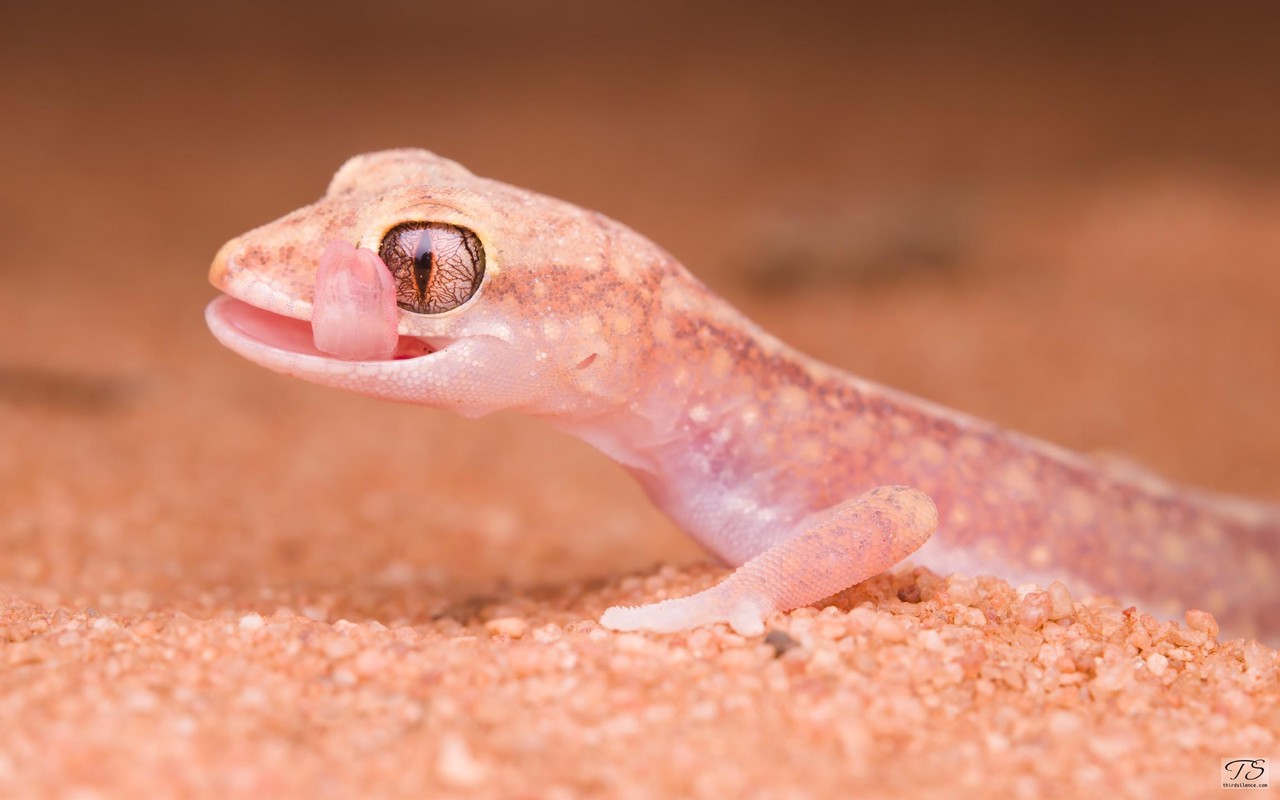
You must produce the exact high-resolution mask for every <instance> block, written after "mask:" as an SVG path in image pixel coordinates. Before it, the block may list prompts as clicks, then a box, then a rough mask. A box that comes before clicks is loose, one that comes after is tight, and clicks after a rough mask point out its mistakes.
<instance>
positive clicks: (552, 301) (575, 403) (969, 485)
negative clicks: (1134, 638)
mask: <svg viewBox="0 0 1280 800" xmlns="http://www.w3.org/2000/svg"><path fill="white" fill-rule="evenodd" d="M405 222H424V223H425V222H430V223H441V224H444V225H447V226H458V227H460V228H465V229H467V230H470V231H472V232H474V233H475V234H476V236H477V237H478V238H479V240H480V242H481V243H482V244H483V251H484V254H485V257H484V261H485V274H484V278H483V281H482V282H481V284H480V287H479V290H478V291H477V292H476V293H475V295H474V296H472V297H471V299H470V300H467V301H466V302H464V303H463V304H462V305H460V306H458V307H457V308H454V309H452V310H450V311H445V312H443V313H440V314H417V313H411V312H408V311H404V310H401V311H400V312H399V316H398V319H397V320H395V321H394V323H388V324H395V325H396V326H398V331H395V332H391V331H388V332H387V333H388V335H391V334H393V333H398V334H399V338H398V339H397V340H395V341H396V344H395V347H394V353H393V355H392V356H390V357H384V358H378V359H376V360H370V361H354V360H346V359H345V358H337V357H334V356H333V355H330V353H327V352H324V351H322V350H320V349H318V348H317V346H316V344H315V342H316V341H317V338H316V337H317V336H319V337H320V338H324V339H334V338H335V336H336V338H337V340H338V341H339V345H336V346H338V347H341V346H343V345H342V343H341V340H342V338H343V337H342V329H341V323H333V322H326V323H325V324H324V326H323V329H321V328H320V327H317V329H316V331H314V332H313V330H312V328H311V325H310V320H311V313H312V299H313V297H314V296H315V293H316V283H317V267H318V265H319V263H320V260H321V254H322V253H323V252H324V251H325V248H326V246H328V245H329V244H330V243H333V242H339V243H344V244H342V245H341V246H337V245H335V246H334V249H333V250H331V251H330V252H331V253H345V254H346V255H344V256H341V258H345V259H347V261H346V262H343V263H347V264H349V265H350V268H351V270H352V271H351V272H350V274H349V275H347V276H346V277H344V278H343V280H345V281H346V282H345V283H344V282H341V281H338V279H336V278H335V279H333V280H334V281H335V283H333V284H330V283H328V279H325V280H326V283H325V284H323V285H324V289H325V292H326V294H325V296H326V298H331V299H330V300H327V301H326V302H329V303H330V304H331V305H330V306H327V307H328V308H332V309H333V311H332V312H326V319H329V320H332V319H338V320H341V319H343V318H344V317H343V316H342V315H343V314H347V315H353V316H358V315H361V314H364V313H365V312H364V311H362V310H361V309H362V308H364V307H365V306H363V305H361V301H358V300H356V299H355V297H356V295H357V294H359V293H358V292H357V291H356V289H359V288H361V284H360V283H359V281H360V280H361V279H360V278H358V277H350V276H359V275H363V274H367V271H368V270H367V265H368V263H369V261H368V256H369V254H370V253H377V252H378V250H379V246H380V243H381V242H382V240H383V237H384V236H385V235H386V234H387V233H388V231H390V230H391V229H392V228H394V227H395V226H397V225H400V224H401V223H405ZM352 246H354V247H358V248H360V250H359V251H356V250H354V249H353V247H352ZM366 251H368V252H366ZM334 257H339V256H334ZM357 257H358V258H359V259H360V260H359V261H358V262H357ZM344 275H346V274H345V273H344ZM210 280H211V281H212V283H213V284H214V285H215V286H216V287H218V288H219V289H222V290H223V291H224V292H226V293H227V295H229V297H223V298H219V299H218V300H215V301H214V302H213V303H212V304H210V307H209V310H208V312H207V315H206V316H207V319H208V321H209V325H210V328H211V329H212V331H213V332H214V334H215V336H217V338H218V339H219V340H220V341H221V342H223V343H224V344H225V345H227V346H228V347H230V348H231V349H232V350H235V351H236V352H238V353H240V354H241V355H243V356H245V357H247V358H249V359H250V360H252V361H254V362H256V363H258V364H261V365H263V366H266V367H268V368H271V369H274V370H278V371H280V372H284V373H287V374H291V375H296V376H298V377H301V378H304V379H307V380H311V381H315V382H317V383H322V384H326V385H330V386H336V387H339V388H344V389H348V390H351V391H355V392H360V393H363V394H367V395H371V396H374V397H380V398H384V399H388V400H396V401H402V402H410V403H418V404H422V405H427V406H432V407H436V408H442V409H447V410H450V411H453V412H456V413H459V414H463V415H466V416H480V415H483V414H487V413H490V412H492V411H497V410H500V409H514V410H518V411H522V412H524V413H526V414H530V415H533V416H536V417H539V418H542V419H545V420H546V421H548V422H549V423H551V424H552V425H555V426H556V427H558V428H560V429H562V430H564V431H567V432H569V433H571V434H573V435H576V436H579V437H581V438H582V439H584V440H586V441H588V442H590V443H592V444H594V445H595V446H596V447H598V448H599V449H600V450H602V451H603V452H604V453H606V454H607V455H609V456H610V457H612V458H613V459H615V460H616V461H618V462H619V463H621V464H622V465H623V466H624V467H625V468H626V469H627V470H628V471H629V472H630V473H631V474H632V475H633V476H635V478H636V479H637V480H638V481H639V482H640V484H641V485H642V486H643V487H644V489H645V490H646V492H647V493H648V494H649V496H650V497H651V498H652V499H653V501H654V502H655V503H657V504H658V505H659V506H660V507H661V508H662V509H663V510H664V511H665V512H666V513H667V514H669V515H670V516H671V517H672V518H673V519H675V520H676V522H678V523H679V524H680V525H681V526H682V527H683V528H684V529H685V530H686V531H688V532H689V534H690V535H692V536H694V537H695V538H696V539H697V540H698V541H699V542H701V543H702V544H703V545H704V546H706V547H707V548H708V549H709V550H711V551H712V552H714V553H715V554H717V555H718V556H720V557H721V558H722V559H724V560H725V561H727V562H729V563H731V564H743V565H744V566H743V567H742V569H740V570H739V571H738V572H736V573H734V575H733V576H731V577H730V578H729V579H727V580H726V581H725V582H724V583H723V584H721V585H720V586H717V587H714V588H713V589H711V590H708V591H707V592H703V593H701V594H699V595H695V596H694V597H693V598H687V599H681V600H676V601H668V602H667V603H661V604H655V605H653V606H645V607H641V608H639V609H621V608H619V609H610V610H609V611H608V612H606V614H605V616H604V617H603V618H602V622H603V623H604V624H606V625H609V626H611V627H615V628H627V629H633V628H647V629H653V630H677V629H682V628H687V627H691V626H694V625H699V624H704V623H708V622H715V621H727V622H730V623H731V624H733V626H734V627H735V628H737V629H738V630H740V631H743V632H756V631H759V630H761V629H762V626H763V619H764V618H765V617H766V616H767V615H768V614H769V613H771V612H772V611H775V610H786V609H789V608H794V607H796V606H799V605H803V604H805V603H810V602H814V601H816V600H820V599H822V598H823V597H825V596H827V595H829V594H832V593H834V592H836V591H839V590H840V589H842V588H844V587H846V586H849V585H852V584H853V583H856V582H858V581H860V580H863V579H865V578H866V577H868V576H870V575H872V574H874V573H876V572H878V571H880V570H883V569H886V568H888V567H889V566H891V565H892V564H894V563H896V562H897V561H899V560H901V559H903V558H905V557H906V556H907V555H909V554H910V553H911V552H912V551H914V550H915V549H916V548H917V547H919V546H920V545H921V543H922V542H925V540H926V539H928V538H929V534H930V532H931V531H933V530H934V528H935V526H936V528H937V532H936V534H935V535H934V536H933V537H932V539H929V541H928V542H927V543H926V544H925V545H924V547H923V549H921V550H920V552H919V553H918V556H917V557H918V558H919V559H920V560H921V561H923V562H924V563H926V564H927V565H929V566H931V567H933V568H935V569H938V570H944V571H957V570H958V571H964V572H970V573H974V572H989V573H992V574H996V575H1000V576H1001V577H1005V578H1010V579H1014V580H1021V579H1035V580H1041V581H1044V580H1048V579H1050V578H1054V577H1062V578H1065V579H1068V580H1069V581H1070V582H1071V584H1072V585H1073V586H1075V587H1080V588H1086V589H1091V590H1096V591H1102V592H1106V593H1109V594H1112V595H1115V596H1117V597H1119V598H1122V599H1126V600H1128V599H1133V600H1137V601H1140V602H1143V603H1144V604H1146V605H1147V606H1148V607H1152V608H1153V610H1155V611H1158V612H1162V613H1164V614H1167V615H1172V614H1175V613H1177V612H1179V611H1181V610H1183V609H1186V608H1188V607H1198V608H1202V609H1205V610H1208V611H1210V612H1212V613H1213V614H1215V615H1216V616H1218V617H1219V619H1220V621H1221V622H1222V624H1223V627H1224V628H1225V629H1226V630H1227V632H1228V633H1235V634H1238V635H1262V636H1269V637H1272V638H1274V637H1275V636H1276V635H1277V634H1280V580H1277V578H1278V577H1280V573H1278V572H1277V563H1276V557H1275V556H1274V555H1273V551H1274V545H1275V543H1276V542H1277V541H1278V540H1280V539H1278V537H1280V510H1278V509H1276V508H1275V507H1271V506H1265V505H1262V504H1255V503H1248V502H1245V501H1242V500H1235V499H1232V498H1226V497H1218V496H1211V495H1209V494H1207V493H1203V492H1196V491H1192V490H1187V489H1180V488H1177V487H1174V486H1173V485H1171V484H1169V483H1166V482H1164V481H1162V480H1160V479H1158V478H1155V477H1153V476H1150V475H1147V474H1144V473H1141V472H1139V471H1136V470H1133V469H1127V470H1125V469H1121V468H1118V467H1116V466H1114V465H1104V464H1102V463H1099V462H1096V461H1094V460H1091V459H1089V458H1086V457H1084V456H1081V455H1077V454H1073V453H1069V452H1066V451H1064V450H1061V449H1059V448H1056V447H1054V446H1052V445H1048V444H1045V443H1043V442H1039V441H1036V440H1034V439H1031V438H1028V437H1026V436H1022V435H1019V434H1016V433H1012V432H1009V431H1005V430H1002V429H1000V428H998V427H997V426H995V425H993V424H991V423H987V422H983V421H980V420H976V419H973V418H970V417H967V416H965V415H963V414H960V413H958V412H955V411H951V410H948V409H945V408H942V407H939V406H935V405H933V404H931V403H928V402H926V401H923V400H920V399H917V398H914V397H910V396H908V395H905V394H902V393H899V392H896V391H893V390H891V389H887V388H885V387H882V386H878V385H876V384H874V383H871V382H868V381H865V380H862V379H860V378H857V377H854V376H852V375H848V374H846V373H844V372H841V371H839V370H836V369H834V368H831V367H829V366H826V365H824V364H821V363H819V362H816V361H814V360H812V359H810V358H808V357H806V356H804V355H803V354H801V353H798V352H796V351H795V350H792V349H791V348H789V347H787V346H786V345H784V344H783V343H781V342H779V341H778V340H777V339H775V338H774V337H772V336H770V335H769V334H768V333H766V332H764V331H763V330H761V329H760V328H759V327H757V326H756V325H755V324H753V323H752V322H751V321H750V320H748V319H746V318H745V317H743V316H742V315H741V314H740V313H739V312H738V311H736V310H735V309H734V308H732V307H731V306H729V305H728V304H727V303H725V302H724V301H723V300H721V299H720V298H719V297H717V296H716V295H715V294H713V293H712V292H711V291H709V290H708V289H707V288H706V287H705V286H703V285H702V284H701V283H700V282H699V281H698V280H697V279H696V278H694V277H693V276H692V275H690V274H689V273H688V272H687V271H686V270H685V269H684V268H683V267H682V266H681V265H680V264H679V263H678V262H676V261H675V259H673V258H672V257H671V256H670V255H668V254H667V253H666V252H665V251H663V250H662V249H661V248H659V247H657V246H656V245H654V244H653V243H651V242H649V241H648V240H647V239H644V238H643V237H641V236H640V235H638V234H636V233H635V232H633V231H631V230H630V229H628V228H626V227H625V226H623V225H621V224H619V223H617V222H615V221H613V220H611V219H608V218H606V217H604V216H602V215H600V214H597V213H593V212H590V211H585V210H583V209H580V208H577V207H575V206H572V205H570V204H568V203H564V202H561V201H558V200H555V199H552V198H549V197H545V196H542V195H538V194H535V193H533V192H529V191H525V190H523V189H518V188H515V187H512V186H507V185H506V184H502V183H499V182H496V181H491V180H487V179H484V178H478V177H476V176H474V175H472V174H471V173H469V172H468V171H467V170H466V169H464V168H463V167H461V166H460V165H458V164H456V163H454V162H451V161H448V160H446V159H443V158H439V157H437V156H434V155H432V154H430V153H427V152H424V151H420V150H394V151H387V152H383V153H374V154H370V155H364V156H357V157H356V158H353V159H351V160H350V161H348V162H347V164H346V165H344V166H343V167H342V169H341V170H339V172H338V173H337V175H336V176H335V177H334V179H333V181H332V183H331V185H330V187H329V190H328V192H327V193H326V194H325V196H324V197H323V198H322V199H321V200H319V201H318V202H316V203H314V204H312V205H310V206H307V207H305V208H302V209H300V210H298V211H295V212H293V213H292V214H289V215H287V216H285V217H283V218H282V219H280V220H277V221H275V222H273V223H270V224H268V225H265V226H263V227H261V228H258V229H256V230H253V231H250V232H249V233H247V234H245V235H243V236H241V237H239V238H236V239H233V240H232V241H230V242H228V243H227V244H226V245H225V246H224V247H223V248H222V250H221V251H220V252H219V253H218V255H217V257H216V259H215V261H214V263H213V266H212V268H211V270H210ZM365 280H366V281H371V280H372V279H365ZM353 286H354V287H356V289H352V288H351V287H353ZM365 288H367V289H368V292H366V293H365V294H364V295H362V296H369V297H373V296H374V295H375V294H376V287H374V286H373V285H372V284H371V283H367V284H366V285H365ZM346 297H351V298H352V299H351V300H350V301H349V302H347V301H345V300H344V298H346ZM332 298H336V299H332ZM344 302H346V303H347V304H346V305H344ZM370 302H372V301H370ZM370 308H372V306H370ZM359 318H361V319H363V317H359ZM322 334H323V335H322ZM370 337H372V338H375V339H376V338H377V331H376V326H374V328H373V330H372V332H371V331H370V330H364V331H363V332H362V333H361V334H359V337H357V336H355V335H354V334H353V337H352V338H353V341H354V342H355V344H353V345H351V346H352V347H355V348H356V349H357V350H358V349H359V347H362V346H364V345H363V344H362V342H364V341H365V340H371V339H370ZM387 347H388V348H389V347H390V345H388V346H387ZM330 352H336V351H334V350H333V349H332V348H330ZM349 357H350V356H348V358H349ZM877 487H880V488H877ZM906 487H913V488H906ZM930 498H932V502H930ZM935 504H936V510H935Z"/></svg>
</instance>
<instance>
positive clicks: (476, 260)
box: [378, 222, 484, 314]
mask: <svg viewBox="0 0 1280 800" xmlns="http://www.w3.org/2000/svg"><path fill="white" fill-rule="evenodd" d="M378 255H379V256H381V257H382V261H383V262H384V263H385V264H386V265H387V268H388V269H390V270H391V275H392V277H393V278H394V279H395V282H396V304H397V305H399V306H400V307H401V308H403V309H404V310H405V311H412V312H413V313H415V314H440V313H443V312H445V311H450V310H452V309H455V308H457V307H458V306H460V305H462V304H463V303H465V302H467V301H468V300H470V299H471V296H472V295H474V294H475V293H476V289H479V288H480V281H481V279H483V278H484V247H482V246H481V244H480V239H479V238H478V237H477V236H476V235H475V234H474V233H472V232H471V231H469V230H467V229H466V228H459V227H458V226H457V225H446V224H445V223H443V222H405V223H402V224H400V225H397V226H395V227H394V228H392V229H391V230H389V231H387V233H386V235H384V236H383V237H382V244H381V245H380V246H379V247H378Z"/></svg>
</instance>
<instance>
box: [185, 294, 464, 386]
mask: <svg viewBox="0 0 1280 800" xmlns="http://www.w3.org/2000/svg"><path fill="white" fill-rule="evenodd" d="M204 316H205V322H206V323H207V324H208V325H209V330H210V331H212V333H213V335H214V337H215V338H216V339H217V340H218V341H219V342H221V343H222V344H223V345H225V346H226V347H228V348H230V349H231V350H233V351H234V352H236V353H238V354H240V355H241V356H244V357H245V358H247V359H249V360H250V361H253V362H255V363H258V364H261V365H262V366H265V367H270V368H275V369H279V368H282V367H284V366H293V367H294V368H306V367H312V368H315V367H322V366H323V365H327V364H360V363H381V362H385V361H404V360H407V359H415V358H421V357H423V356H428V355H431V354H432V353H435V352H438V351H439V350H440V349H442V348H439V347H433V346H432V345H430V344H428V343H427V342H424V341H423V340H421V339H418V338H417V337H414V336H400V337H399V338H398V339H397V341H396V347H395V350H394V351H393V352H392V354H391V356H390V357H389V358H386V359H377V360H375V361H366V362H361V361H344V360H342V359H338V358H334V357H333V356H332V355H330V354H328V353H325V352H323V351H322V350H320V349H318V348H317V347H316V344H315V337H314V334H313V331H312V327H311V323H310V322H309V321H307V320H301V319H295V318H293V317H286V316H284V315H283V314H277V313H275V312H273V311H268V310H266V309H264V308H260V307H258V306H255V305H251V304H250V303H246V302H244V301H243V300H237V299H236V298H234V297H232V296H230V295H222V296H221V297H218V298H216V299H214V300H213V302H211V303H209V305H208V307H207V308H205V312H204ZM286 362H287V363H286Z"/></svg>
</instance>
